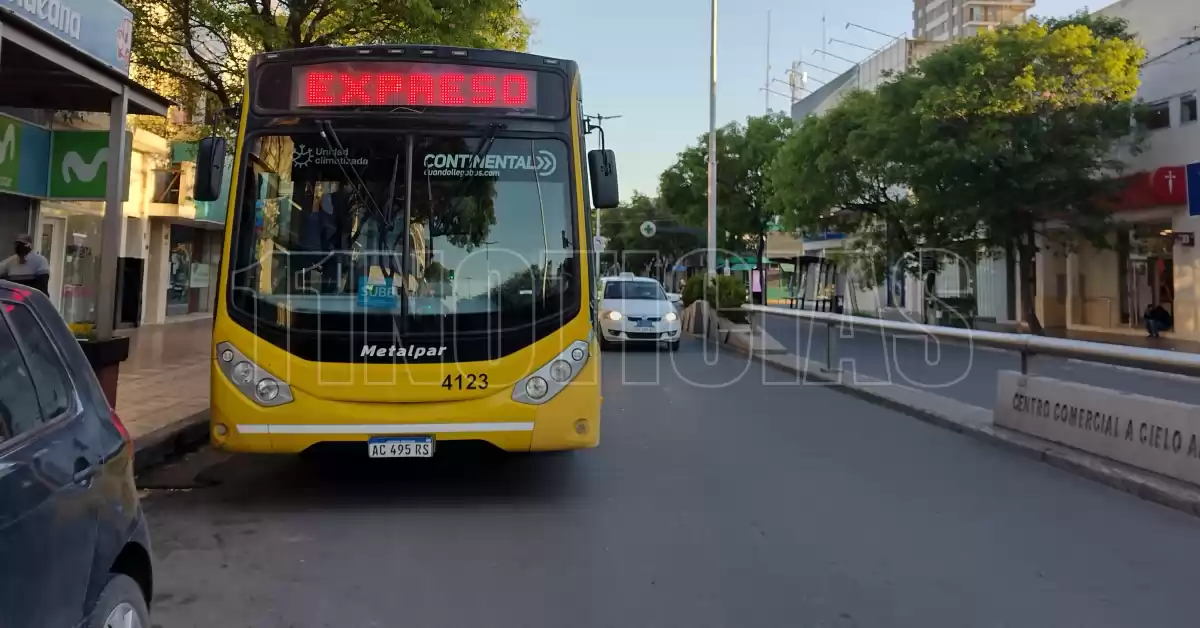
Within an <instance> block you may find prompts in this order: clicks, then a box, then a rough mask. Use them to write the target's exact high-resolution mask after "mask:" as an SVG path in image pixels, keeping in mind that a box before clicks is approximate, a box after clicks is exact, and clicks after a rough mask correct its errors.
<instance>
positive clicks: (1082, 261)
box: [1038, 0, 1200, 340]
mask: <svg viewBox="0 0 1200 628" xmlns="http://www.w3.org/2000/svg"><path fill="white" fill-rule="evenodd" d="M1196 9H1197V7H1196V6H1195V4H1194V3H1188V2H1179V1H1178V0H1121V1H1119V2H1116V3H1114V4H1112V5H1110V6H1108V7H1106V8H1104V9H1102V10H1101V11H1099V13H1102V14H1104V15H1109V16H1113V17H1119V18H1122V19H1125V20H1127V21H1128V22H1129V29H1130V31H1131V32H1133V33H1135V34H1136V35H1137V37H1138V39H1139V41H1140V42H1141V43H1142V45H1143V46H1145V47H1146V50H1147V58H1146V62H1145V64H1144V66H1143V68H1142V76H1141V79H1142V85H1141V88H1140V89H1139V91H1138V98H1139V100H1141V101H1143V102H1145V103H1147V104H1148V106H1149V108H1150V112H1151V114H1150V119H1149V121H1148V123H1147V125H1146V126H1147V133H1148V137H1147V144H1146V146H1145V150H1144V152H1142V153H1140V154H1138V155H1134V156H1126V158H1125V161H1126V162H1127V164H1128V173H1131V180H1132V184H1131V186H1130V190H1129V192H1128V193H1127V194H1126V199H1124V202H1123V203H1122V210H1121V211H1119V212H1118V214H1117V218H1118V219H1119V220H1120V221H1121V222H1122V223H1123V226H1122V229H1121V230H1120V232H1119V233H1118V234H1115V236H1114V244H1115V247H1113V248H1112V249H1105V250H1097V249H1094V248H1092V247H1088V246H1084V247H1081V248H1080V249H1079V250H1078V251H1077V252H1075V253H1069V254H1061V253H1060V254H1057V255H1054V254H1045V255H1042V256H1039V277H1038V279H1039V281H1038V289H1039V303H1038V307H1039V310H1041V311H1042V312H1043V319H1044V320H1045V321H1047V323H1048V324H1054V325H1062V326H1066V327H1069V328H1075V329H1081V330H1089V331H1109V332H1111V331H1121V332H1124V333H1134V334H1144V333H1145V332H1144V331H1143V329H1142V321H1141V314H1142V312H1143V311H1144V309H1145V307H1146V306H1147V305H1148V304H1161V305H1163V306H1164V307H1165V308H1166V309H1167V310H1169V311H1172V313H1173V315H1174V319H1175V327H1174V331H1173V333H1174V335H1176V336H1178V337H1182V338H1187V339H1192V340H1200V254H1197V250H1196V248H1195V247H1194V246H1193V245H1192V242H1194V236H1195V234H1196V233H1197V232H1200V216H1192V215H1189V213H1188V203H1187V187H1186V186H1185V184H1184V182H1185V177H1186V169H1185V167H1186V166H1187V165H1188V164H1194V163H1197V162H1200V124H1197V93H1198V92H1200V12H1198V11H1197V10H1196ZM1192 188H1193V189H1192V195H1193V196H1196V197H1198V198H1200V179H1198V180H1197V182H1196V183H1193V186H1192ZM1189 238H1191V239H1190V240H1189ZM1043 287H1044V289H1043Z"/></svg>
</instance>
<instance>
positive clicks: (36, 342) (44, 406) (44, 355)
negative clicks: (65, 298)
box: [8, 305, 73, 420]
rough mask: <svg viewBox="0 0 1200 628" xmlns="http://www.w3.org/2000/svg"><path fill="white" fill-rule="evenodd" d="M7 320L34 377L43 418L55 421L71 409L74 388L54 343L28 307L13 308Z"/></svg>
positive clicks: (35, 389)
mask: <svg viewBox="0 0 1200 628" xmlns="http://www.w3.org/2000/svg"><path fill="white" fill-rule="evenodd" d="M8 319H9V324H10V325H12V331H13V334H14V335H15V336H16V337H17V341H18V342H19V343H20V345H21V347H22V348H24V349H25V364H26V365H27V366H28V368H29V373H30V375H32V376H33V388H34V391H35V392H36V394H37V398H38V406H39V407H40V408H41V411H42V416H43V417H45V418H46V420H54V419H56V418H58V417H60V416H62V415H64V414H66V413H67V412H68V411H70V409H71V406H72V402H71V399H72V397H73V395H72V394H71V391H72V389H73V387H72V386H71V383H70V382H71V380H70V378H69V377H68V376H67V373H66V370H65V369H64V367H63V364H62V359H60V358H59V357H58V351H56V350H55V349H54V343H53V341H51V340H50V337H49V336H47V335H46V330H45V329H44V328H43V327H42V325H41V323H39V322H38V320H37V317H36V316H34V314H33V310H31V309H29V308H28V307H27V306H24V305H14V306H13V309H12V311H11V312H9V313H8Z"/></svg>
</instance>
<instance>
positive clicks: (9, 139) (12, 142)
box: [0, 124, 17, 164]
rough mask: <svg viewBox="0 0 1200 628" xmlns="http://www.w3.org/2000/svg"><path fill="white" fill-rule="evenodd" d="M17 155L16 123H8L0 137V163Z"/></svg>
mask: <svg viewBox="0 0 1200 628" xmlns="http://www.w3.org/2000/svg"><path fill="white" fill-rule="evenodd" d="M16 156H17V125H15V124H9V125H8V128H7V129H5V130H4V137H0V164H2V163H4V162H6V161H8V160H9V159H13V158H14V157H16Z"/></svg>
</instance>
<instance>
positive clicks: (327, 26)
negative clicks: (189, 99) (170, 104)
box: [125, 0, 531, 108]
mask: <svg viewBox="0 0 1200 628" xmlns="http://www.w3.org/2000/svg"><path fill="white" fill-rule="evenodd" d="M125 5H126V6H127V7H128V8H129V10H130V11H131V12H132V13H133V15H134V24H135V25H136V27H135V31H134V37H133V51H132V61H133V64H134V65H135V66H136V67H137V68H138V69H139V70H140V71H142V72H148V73H150V74H156V75H159V76H161V77H164V78H167V79H172V80H174V81H177V82H178V85H179V87H180V89H181V90H185V91H191V92H203V93H206V94H210V95H212V96H213V97H214V98H215V100H216V102H217V104H219V106H220V107H222V108H228V107H232V106H233V105H234V104H235V103H236V102H237V101H238V99H239V98H240V97H241V94H242V82H243V80H244V76H245V73H246V65H247V61H248V60H249V57H250V55H252V54H254V53H258V52H267V51H272V50H284V49H289V48H306V47H312V46H327V45H333V46H336V45H359V44H381V43H391V44H399V43H428V44H448V45H457V46H470V47H482V48H500V49H508V50H525V47H526V45H527V43H528V40H529V35H530V31H531V23H530V22H529V21H528V20H526V19H525V18H524V17H523V16H522V14H521V12H520V0H125Z"/></svg>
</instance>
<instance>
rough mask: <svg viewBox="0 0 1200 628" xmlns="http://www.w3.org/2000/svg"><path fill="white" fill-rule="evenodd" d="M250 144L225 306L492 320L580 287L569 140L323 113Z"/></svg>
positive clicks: (311, 326) (539, 314)
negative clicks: (389, 125) (406, 125)
mask: <svg viewBox="0 0 1200 628" xmlns="http://www.w3.org/2000/svg"><path fill="white" fill-rule="evenodd" d="M410 144H411V145H410ZM248 146H249V155H248V157H247V159H246V163H247V174H248V175H250V176H248V177H247V180H246V181H245V182H244V185H243V186H242V194H243V197H242V199H241V201H240V202H239V204H238V206H239V207H240V208H241V212H240V213H241V214H244V215H242V216H240V217H239V223H238V224H239V229H238V230H237V236H236V240H235V246H234V251H233V259H234V260H235V263H234V264H233V265H232V266H231V268H232V276H231V279H232V289H231V291H230V306H231V309H232V310H240V312H241V313H242V314H243V315H246V316H257V317H258V319H259V321H258V322H259V323H260V324H262V323H267V324H272V325H281V324H282V325H284V326H286V327H288V328H289V331H323V332H325V331H332V332H337V331H349V330H351V329H352V328H353V329H356V330H357V331H360V332H362V331H367V332H370V331H380V332H387V333H392V332H401V333H405V334H412V333H416V334H421V333H431V334H444V333H448V332H450V333H462V332H467V333H470V332H487V331H490V330H495V329H497V326H500V327H499V328H501V329H503V328H511V327H518V326H522V325H528V324H530V323H531V322H533V321H536V320H539V319H541V318H545V317H548V316H557V315H560V314H561V313H562V312H563V310H564V303H568V302H570V301H571V300H572V299H575V300H577V299H578V296H577V295H578V294H579V293H578V289H579V277H578V272H577V270H576V268H577V266H576V264H577V257H576V252H575V249H576V248H577V247H576V243H575V232H574V229H573V226H572V225H573V224H574V221H573V220H572V214H571V211H572V210H571V201H570V198H571V197H570V185H569V180H570V179H569V176H568V169H567V164H568V160H567V154H568V153H567V147H566V144H564V143H563V142H561V141H560V140H557V139H517V138H511V137H489V133H486V132H484V133H481V132H475V134H473V135H470V136H464V135H441V134H439V135H434V134H424V135H422V134H410V133H401V132H379V131H371V132H363V131H356V130H349V129H348V130H339V131H334V130H333V129H332V127H329V128H328V129H327V132H325V133H322V132H303V133H289V134H286V135H260V136H257V137H255V138H251V139H250V141H249V142H248ZM251 216H252V219H251V218H250V217H251ZM264 306H267V307H264ZM272 306H276V307H272ZM279 307H286V309H287V311H288V312H289V316H288V317H286V322H283V317H279V316H277V313H276V310H277V309H278V308H279ZM364 321H365V323H364Z"/></svg>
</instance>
